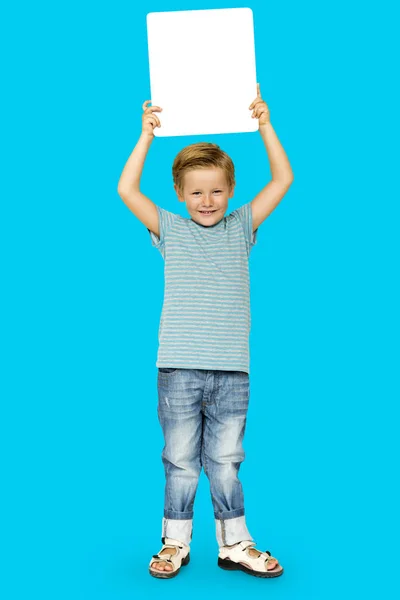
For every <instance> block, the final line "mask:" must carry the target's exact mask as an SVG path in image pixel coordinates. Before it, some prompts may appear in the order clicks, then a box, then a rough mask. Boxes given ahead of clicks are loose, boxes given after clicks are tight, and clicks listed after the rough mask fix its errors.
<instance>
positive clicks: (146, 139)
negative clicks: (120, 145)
mask: <svg viewBox="0 0 400 600" xmlns="http://www.w3.org/2000/svg"><path fill="white" fill-rule="evenodd" d="M148 102H151V101H150V100H146V102H144V104H143V109H144V111H145V112H144V114H143V117H142V119H143V128H142V133H141V135H140V137H139V140H138V142H137V144H136V146H135V148H134V150H133V152H132V154H131V155H130V157H129V158H128V160H127V162H126V165H125V167H124V169H123V171H122V173H121V177H120V179H119V182H118V194H119V196H120V197H121V199H122V200H123V202H124V203H125V204H126V205H127V207H128V208H129V209H130V210H131V211H132V212H133V214H134V215H135V216H136V217H137V218H138V219H139V220H140V221H141V222H142V223H143V224H144V225H145V226H146V227H147V228H148V229H150V230H151V231H153V232H154V233H155V234H156V235H157V236H159V235H160V232H159V226H158V213H157V207H156V205H155V204H154V202H152V201H151V200H150V199H149V198H147V196H145V195H144V194H142V192H141V191H140V178H141V176H142V171H143V166H144V161H145V160H146V156H147V153H148V151H149V148H150V146H151V143H152V141H153V139H154V133H153V129H154V127H156V126H159V127H161V125H160V121H159V119H158V117H157V116H156V115H154V114H153V113H152V111H153V110H162V109H159V107H157V106H149V107H147V108H146V104H147V103H148Z"/></svg>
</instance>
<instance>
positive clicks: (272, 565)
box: [226, 544, 279, 571]
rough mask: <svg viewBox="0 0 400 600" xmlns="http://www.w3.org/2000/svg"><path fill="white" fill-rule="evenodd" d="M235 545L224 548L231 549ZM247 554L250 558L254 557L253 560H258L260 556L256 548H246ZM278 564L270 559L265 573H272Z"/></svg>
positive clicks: (274, 559) (273, 559) (259, 551)
mask: <svg viewBox="0 0 400 600" xmlns="http://www.w3.org/2000/svg"><path fill="white" fill-rule="evenodd" d="M234 546H236V544H231V545H230V546H228V545H227V546H226V547H227V548H233V547H234ZM248 552H249V554H250V556H254V558H258V557H259V556H260V554H262V552H261V550H257V549H256V548H248ZM277 564H279V563H278V561H277V560H276V558H272V557H271V558H270V559H269V561H268V563H267V571H272V570H273V569H275V567H276V565H277Z"/></svg>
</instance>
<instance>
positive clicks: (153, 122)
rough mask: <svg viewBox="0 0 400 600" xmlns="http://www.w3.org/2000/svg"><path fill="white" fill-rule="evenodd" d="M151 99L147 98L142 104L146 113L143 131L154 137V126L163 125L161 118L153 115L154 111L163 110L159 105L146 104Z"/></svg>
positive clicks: (143, 119)
mask: <svg viewBox="0 0 400 600" xmlns="http://www.w3.org/2000/svg"><path fill="white" fill-rule="evenodd" d="M149 102H151V100H146V101H145V102H143V104H142V108H143V110H144V113H143V115H142V133H144V134H146V135H149V136H151V137H154V128H155V127H161V123H160V119H159V118H158V117H157V115H153V111H162V108H160V107H159V106H146V105H147V104H148V103H149Z"/></svg>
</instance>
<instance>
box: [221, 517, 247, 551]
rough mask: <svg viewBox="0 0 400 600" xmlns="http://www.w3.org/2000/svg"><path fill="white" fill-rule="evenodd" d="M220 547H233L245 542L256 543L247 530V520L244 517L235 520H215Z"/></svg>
mask: <svg viewBox="0 0 400 600" xmlns="http://www.w3.org/2000/svg"><path fill="white" fill-rule="evenodd" d="M215 527H216V533H217V541H218V546H220V547H221V546H231V545H232V544H237V543H238V542H242V541H244V540H249V541H251V542H254V541H255V540H254V539H253V538H252V537H251V535H250V533H249V530H248V529H247V525H246V519H245V517H244V515H243V516H240V517H234V518H233V519H215Z"/></svg>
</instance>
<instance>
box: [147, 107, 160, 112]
mask: <svg viewBox="0 0 400 600" xmlns="http://www.w3.org/2000/svg"><path fill="white" fill-rule="evenodd" d="M146 110H148V111H149V112H153V110H156V111H161V110H162V108H160V107H159V106H148V107H147V108H146Z"/></svg>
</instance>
